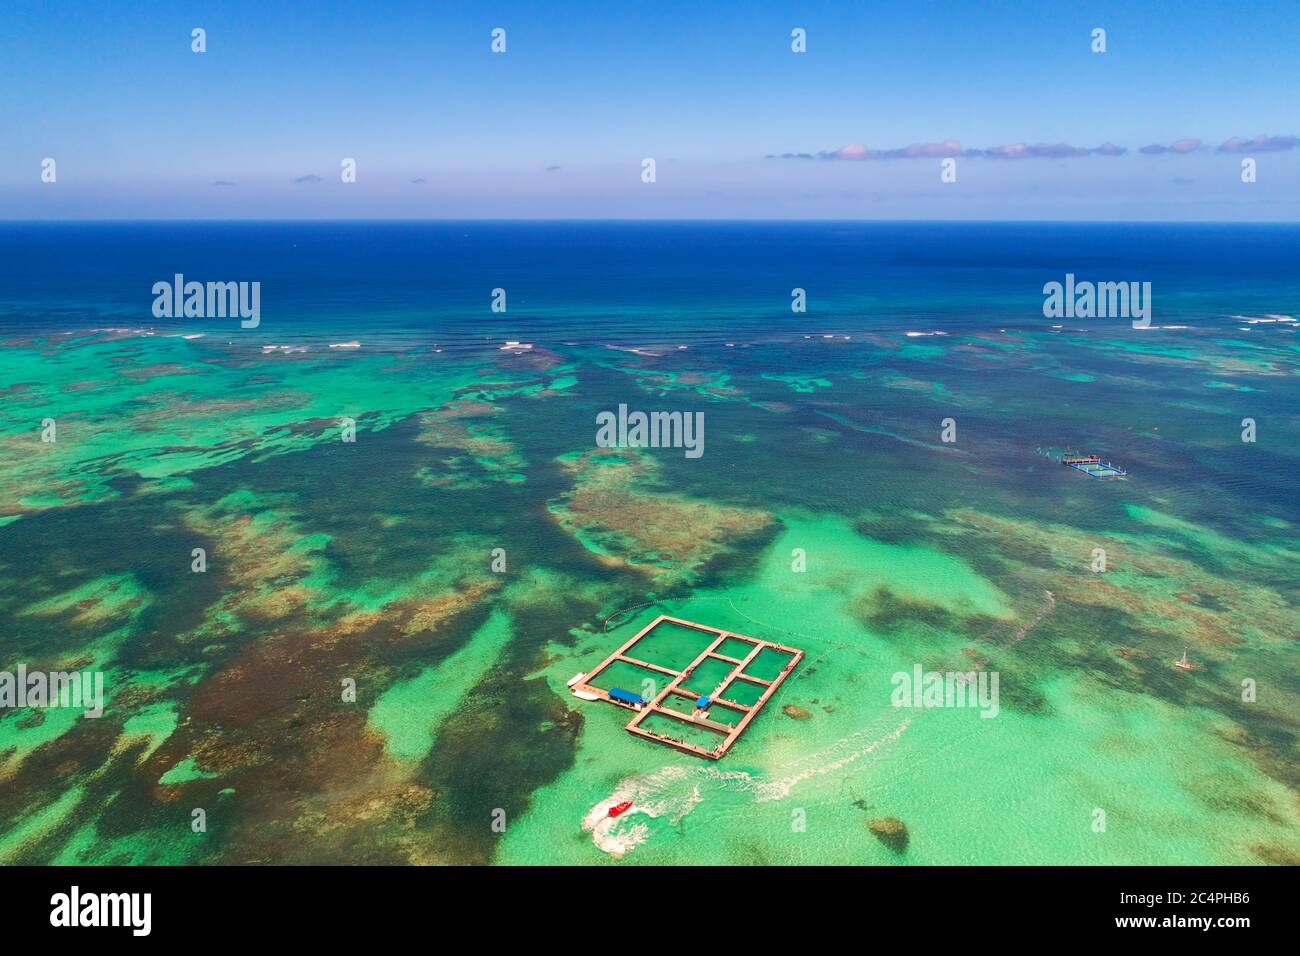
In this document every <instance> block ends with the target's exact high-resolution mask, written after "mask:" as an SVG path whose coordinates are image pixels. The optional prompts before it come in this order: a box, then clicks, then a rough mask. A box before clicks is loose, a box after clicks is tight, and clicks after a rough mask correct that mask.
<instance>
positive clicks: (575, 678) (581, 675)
mask: <svg viewBox="0 0 1300 956" xmlns="http://www.w3.org/2000/svg"><path fill="white" fill-rule="evenodd" d="M586 676H587V672H586V671H583V672H581V673H579V674H574V675H573V676H572V677H570V678H569V682H568V683H567V684H565V685H564V686H565V687H572V686H573V685H574V684H576V683H578V681H580V680H582V679H583V678H584V677H586Z"/></svg>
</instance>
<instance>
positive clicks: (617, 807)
mask: <svg viewBox="0 0 1300 956" xmlns="http://www.w3.org/2000/svg"><path fill="white" fill-rule="evenodd" d="M631 809H632V801H631V800H624V801H623V802H622V803H616V804H614V806H612V807H610V808H609V815H610V816H611V817H617V816H620V815H621V814H624V813H627V812H628V811H629V810H631Z"/></svg>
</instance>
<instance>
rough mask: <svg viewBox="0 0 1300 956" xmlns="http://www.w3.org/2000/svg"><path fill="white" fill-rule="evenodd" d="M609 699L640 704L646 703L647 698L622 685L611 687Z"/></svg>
mask: <svg viewBox="0 0 1300 956" xmlns="http://www.w3.org/2000/svg"><path fill="white" fill-rule="evenodd" d="M609 699H610V700H617V701H621V702H622V703H624V704H634V705H638V706H639V705H641V704H644V703H645V698H644V697H642V696H641V695H640V694H634V693H632V692H631V691H630V690H624V689H623V688H621V687H611V688H610V689H609Z"/></svg>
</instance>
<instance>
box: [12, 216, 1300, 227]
mask: <svg viewBox="0 0 1300 956" xmlns="http://www.w3.org/2000/svg"><path fill="white" fill-rule="evenodd" d="M128 223H139V224H151V225H162V224H169V223H186V224H197V223H214V224H221V223H228V224H229V223H240V224H251V223H267V224H271V223H295V224H298V223H301V224H306V223H319V224H326V223H413V224H414V223H462V224H477V223H511V224H524V223H536V224H544V223H621V224H629V225H649V224H655V223H663V224H669V223H671V224H679V225H680V224H693V223H700V224H707V223H729V224H730V223H734V224H738V225H739V224H773V223H778V224H783V225H794V224H798V223H809V224H826V223H836V224H845V223H859V224H865V223H871V224H882V225H883V224H898V225H923V224H935V225H971V226H975V225H985V226H988V225H1096V226H1105V225H1114V226H1125V225H1128V226H1297V225H1300V219H928V218H921V219H906V218H877V219H862V218H849V217H845V218H838V217H836V218H824V217H807V218H803V217H800V218H784V219H782V218H766V217H754V218H749V217H735V216H730V217H727V216H713V217H705V216H700V217H689V218H672V217H642V218H632V217H619V216H572V217H559V216H554V217H552V216H545V217H543V216H535V217H520V218H510V217H504V216H482V217H469V218H465V217H452V216H448V217H438V216H426V217H415V216H348V217H333V218H331V217H298V218H279V217H244V218H235V217H229V218H228V217H210V216H204V217H181V216H174V217H166V218H130V219H127V218H121V217H112V216H103V217H100V216H95V217H86V218H66V219H17V218H14V219H9V218H5V217H3V216H0V225H7V226H18V225H27V226H37V225H41V226H49V225H95V224H103V225H108V224H115V225H121V224H128Z"/></svg>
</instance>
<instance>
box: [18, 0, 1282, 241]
mask: <svg viewBox="0 0 1300 956" xmlns="http://www.w3.org/2000/svg"><path fill="white" fill-rule="evenodd" d="M195 27H202V28H204V29H205V30H206V31H207V46H208V50H207V52H206V53H203V54H196V53H193V52H191V49H190V42H191V41H190V32H191V30H192V29H193V28H195ZM494 27H502V28H504V29H505V30H506V42H507V52H506V53H505V54H494V53H492V52H491V50H490V42H491V36H490V33H491V30H492V29H493V28H494ZM795 27H802V28H804V29H805V30H806V31H807V48H808V49H807V52H806V53H803V54H795V53H793V52H792V51H791V49H790V44H791V38H790V31H791V30H792V29H793V28H795ZM1095 27H1102V28H1104V29H1105V30H1106V33H1107V36H1106V40H1107V52H1106V53H1104V54H1096V53H1093V52H1092V51H1091V49H1090V45H1091V31H1092V30H1093V28H1095ZM1297 49H1300V3H1298V2H1296V0H1286V2H1269V0H1265V2H1261V3H1253V4H1249V5H1245V4H1240V3H1198V2H1179V3H1165V2H1144V0H1129V2H1124V3H1088V4H1072V3H1069V2H1056V0H1053V2H1024V3H1016V2H979V3H976V2H973V0H971V2H950V3H918V2H910V3H907V2H899V3H894V2H880V0H872V2H864V0H854V2H844V3H814V4H797V3H763V2H751V3H734V4H730V3H717V4H711V3H700V2H694V3H670V2H657V3H632V2H618V3H612V2H605V3H577V2H573V3H569V2H563V0H556V2H555V3H546V4H542V3H535V2H534V3H482V4H478V3H463V4H462V3H439V2H425V3H402V2H388V3H382V4H381V3H362V2H346V3H344V2H331V0H314V2H312V3H311V4H289V3H283V4H279V3H270V2H227V3H222V4H185V3H176V4H159V3H150V2H134V0H118V2H114V3H91V2H78V0H70V2H64V3H35V2H28V0H8V2H6V3H5V4H4V6H3V7H0V117H3V122H2V123H0V217H3V218H10V219H14V218H17V219H72V218H103V217H107V218H172V217H182V218H195V217H198V218H203V217H213V218H249V217H276V218H339V217H416V218H429V217H432V218H474V217H492V218H534V217H541V218H570V217H617V218H641V217H649V218H692V217H701V218H890V219H913V218H915V219H1003V218H1005V219H1224V220H1256V219H1258V220H1288V221H1295V220H1297V219H1300V148H1296V146H1295V139H1294V137H1295V136H1296V135H1297V134H1300V92H1298V91H1300V56H1297ZM1261 136H1262V137H1264V139H1262V140H1259V141H1258V143H1255V142H1252V141H1253V140H1254V139H1255V137H1261ZM1234 140H1246V141H1247V142H1246V143H1244V144H1238V143H1234V142H1233V141H1234ZM1197 141H1199V142H1197ZM1225 143H1227V144H1228V146H1227V148H1226V149H1225V148H1224V144H1225ZM935 144H946V145H935ZM953 144H957V145H953ZM1021 144H1023V145H1024V147H1025V149H1019V148H1018V147H1019V146H1020V145H1021ZM1039 144H1044V145H1047V146H1050V147H1053V148H1051V149H1046V150H1035V149H1033V147H1035V146H1036V145H1039ZM1062 144H1063V145H1064V146H1066V147H1069V148H1067V149H1064V150H1062V149H1060V148H1059V147H1060V146H1061V145H1062ZM1104 144H1111V145H1113V146H1114V147H1115V149H1113V150H1110V149H1108V150H1106V151H1103V152H1100V153H1099V152H1096V150H1097V149H1098V147H1102V146H1103V145H1104ZM1173 144H1179V150H1178V151H1172V152H1164V153H1162V154H1156V155H1151V154H1147V153H1142V152H1140V150H1141V149H1142V148H1143V147H1152V146H1159V147H1169V146H1172V145H1173ZM913 145H916V146H918V147H919V148H918V149H915V150H913V152H916V153H919V154H920V156H919V157H917V158H889V157H890V156H891V154H893V153H896V152H898V151H904V150H905V149H906V148H907V147H909V146H913ZM1085 150H1086V151H1088V152H1082V153H1081V154H1080V155H1070V154H1071V153H1075V152H1080V151H1085ZM1120 150H1122V151H1123V152H1122V153H1120ZM1036 152H1038V153H1045V154H1047V155H1030V156H1028V157H1026V158H1005V157H1007V156H1020V155H1022V154H1024V153H1030V154H1033V153H1036ZM1108 152H1109V153H1119V155H1107V153H1108ZM786 154H792V155H793V156H794V157H798V158H767V157H780V156H784V155H786ZM948 154H952V155H954V156H956V158H957V182H956V183H942V182H941V181H940V175H939V164H940V160H941V158H942V157H943V156H946V155H948ZM1060 154H1065V155H1060ZM46 157H52V158H54V159H55V161H56V163H57V177H58V178H57V182H55V183H53V184H49V183H42V182H41V181H40V174H41V162H42V160H43V159H44V158H46ZM344 157H351V158H355V159H356V161H357V169H358V176H357V182H355V183H347V184H345V183H343V182H341V181H340V175H339V174H340V162H341V160H342V159H343V158H344ZM645 157H653V158H654V159H655V160H656V163H657V167H658V168H657V181H656V182H655V183H653V184H646V183H643V182H642V181H641V176H640V173H641V161H642V159H643V158H645ZM802 157H810V158H802ZM1243 158H1253V159H1255V161H1256V164H1257V181H1256V182H1255V183H1251V184H1243V183H1242V182H1241V161H1242V159H1243ZM310 177H319V181H315V180H313V179H311V178H310ZM299 180H305V181H299ZM417 180H418V182H417Z"/></svg>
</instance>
